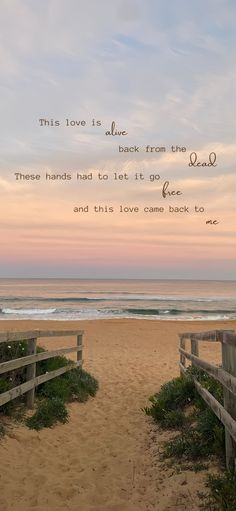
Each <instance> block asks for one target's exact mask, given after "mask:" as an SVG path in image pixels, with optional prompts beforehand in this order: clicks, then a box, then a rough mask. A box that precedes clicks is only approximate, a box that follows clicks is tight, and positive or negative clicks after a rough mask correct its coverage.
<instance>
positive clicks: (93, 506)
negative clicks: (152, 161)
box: [0, 320, 236, 511]
mask: <svg viewBox="0 0 236 511" xmlns="http://www.w3.org/2000/svg"><path fill="white" fill-rule="evenodd" d="M49 327H50V328H53V329H57V328H60V329H61V328H65V329H68V328H79V329H81V328H83V329H84V330H85V332H86V336H85V340H84V342H85V349H84V356H83V358H84V368H85V369H86V370H88V371H90V372H91V373H92V374H93V375H94V376H96V377H97V378H98V380H99V385H100V389H99V391H98V393H97V396H96V397H95V398H94V399H92V398H91V399H90V400H89V401H88V402H87V403H84V404H77V403H73V404H71V405H70V406H69V411H70V421H69V423H68V424H66V425H59V426H56V427H55V428H53V429H45V430H42V431H41V432H35V431H30V430H28V429H27V428H26V427H25V426H23V425H15V424H14V425H13V426H12V427H11V429H10V432H9V434H8V435H7V436H6V437H5V438H4V439H3V440H1V441H0V458H1V472H0V486H1V490H0V509H1V510H2V511H62V510H63V511H66V510H68V511H79V510H80V511H149V510H150V511H151V510H157V511H182V510H187V509H191V510H192V511H196V510H199V509H200V508H199V504H200V500H199V497H198V492H201V491H203V490H204V480H205V477H206V472H204V471H203V472H199V473H194V472H191V471H190V470H182V471H179V470H177V469H176V468H175V466H173V467H168V466H167V465H166V463H164V462H163V461H161V459H160V455H159V450H160V449H161V446H162V444H163V440H164V439H165V435H166V434H165V433H164V434H163V433H162V432H160V431H159V430H158V428H157V426H156V425H154V424H153V422H152V420H151V419H150V418H148V417H146V416H145V414H144V413H143V412H142V410H141V409H142V407H144V406H145V405H146V404H147V402H148V397H149V396H150V395H151V394H153V393H155V392H156V391H158V389H159V388H160V385H161V384H163V383H164V382H166V381H168V380H169V379H171V378H173V377H174V376H177V375H178V374H179V370H178V338H177V334H178V332H183V331H201V330H212V329H216V328H217V329H226V328H232V329H236V322H229V321H227V322H226V321H224V322H207V321H204V322H180V321H178V322H177V321H165V322H161V321H143V320H109V321H108V320H106V321H83V322H82V321H81V322H55V321H53V322H48V321H47V322H46V321H41V322H40V321H12V322H10V321H7V322H3V321H2V322H1V323H0V330H4V329H5V330H18V331H20V330H26V329H32V328H40V329H46V328H49ZM71 341H72V338H65V339H62V338H60V339H58V338H53V339H50V341H48V342H44V345H45V346H46V347H47V348H49V347H62V346H65V345H71V344H74V342H71ZM201 353H202V354H204V357H203V358H205V359H208V360H213V361H217V360H219V358H218V357H219V346H218V345H216V344H215V343H214V344H213V343H208V344H207V343H204V345H203V346H202V348H201Z"/></svg>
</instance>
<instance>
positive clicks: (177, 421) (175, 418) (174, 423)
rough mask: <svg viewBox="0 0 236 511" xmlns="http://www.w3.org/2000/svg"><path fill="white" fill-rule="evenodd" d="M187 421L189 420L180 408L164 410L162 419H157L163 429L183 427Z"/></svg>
mask: <svg viewBox="0 0 236 511" xmlns="http://www.w3.org/2000/svg"><path fill="white" fill-rule="evenodd" d="M188 423H189V420H188V418H187V417H186V415H185V414H184V413H183V412H182V410H171V411H170V412H166V413H165V415H164V417H163V419H161V420H160V421H159V424H160V426H161V428H163V429H183V428H184V427H185V426H186V425H187V424H188Z"/></svg>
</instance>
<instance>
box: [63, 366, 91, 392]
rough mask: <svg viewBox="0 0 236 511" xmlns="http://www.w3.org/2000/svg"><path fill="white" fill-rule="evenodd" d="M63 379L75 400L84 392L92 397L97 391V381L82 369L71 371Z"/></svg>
mask: <svg viewBox="0 0 236 511" xmlns="http://www.w3.org/2000/svg"><path fill="white" fill-rule="evenodd" d="M65 379H66V380H67V382H68V383H69V385H70V387H71V391H72V393H73V394H75V396H77V398H78V397H79V395H80V394H82V393H83V392H85V393H86V394H87V395H88V396H91V397H94V396H95V395H96V392H97V390H98V381H97V380H96V378H94V377H93V376H92V375H91V374H89V373H87V371H84V369H72V370H71V371H68V373H66V374H65Z"/></svg>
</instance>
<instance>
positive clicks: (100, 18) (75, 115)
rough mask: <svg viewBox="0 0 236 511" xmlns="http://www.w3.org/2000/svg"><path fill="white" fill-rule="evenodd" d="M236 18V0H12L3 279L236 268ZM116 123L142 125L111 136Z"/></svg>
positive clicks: (215, 273) (4, 73)
mask: <svg viewBox="0 0 236 511" xmlns="http://www.w3.org/2000/svg"><path fill="white" fill-rule="evenodd" d="M235 26H236V4H235V1H233V0H232V1H231V0H196V1H195V0H193V1H192V2H190V1H189V0H179V1H178V2H177V1H176V2H166V1H162V0H149V1H147V2H144V1H143V0H113V2H110V1H108V0H99V1H98V0H87V1H86V2H84V1H82V0H40V2H37V1H35V0H2V1H1V6H0V29H1V44H0V58H1V70H0V74H1V82H0V84H1V137H0V150H1V160H0V194H1V201H0V215H1V222H0V224H1V225H0V232H1V251H0V276H1V277H84V278H88V277H91V278H93V277H96V278H139V277H140V278H186V279H191V278H193V279H194V278H196V279H236V200H235V199H236V172H235V170H236V169H235V161H236V139H235V135H236V72H235V58H236V51H235V50H236V34H235ZM39 119H47V120H49V121H51V119H52V120H54V121H59V122H60V126H40V123H39ZM66 119H70V120H77V121H83V120H84V121H86V126H82V125H79V126H69V127H67V126H65V120H66ZM92 119H95V121H100V123H101V125H100V126H92ZM112 121H115V123H116V127H117V129H118V130H120V131H126V132H127V133H128V135H125V136H106V135H105V132H106V131H107V130H109V129H110V127H111V123H112ZM148 144H149V145H151V146H158V147H160V146H161V147H165V148H166V152H158V153H157V152H156V153H147V152H145V151H144V150H143V149H144V148H145V147H146V146H147V145H148ZM119 145H121V146H134V145H136V146H138V147H139V148H140V151H139V152H136V153H132V152H129V153H120V152H119V150H118V148H119ZM172 145H174V146H175V145H178V146H181V147H182V146H183V147H186V152H181V153H179V152H172V151H171V146H172ZM191 152H196V153H197V155H198V160H199V161H201V162H207V161H208V156H209V154H210V153H211V152H215V153H216V155H217V160H216V163H217V166H216V167H213V166H212V167H196V168H193V167H189V166H188V163H189V158H190V153H191ZM17 172H19V173H23V174H38V175H40V176H41V178H40V180H39V181H37V182H36V181H31V180H30V181H26V180H18V181H17V180H16V179H15V173H17ZM65 172H66V173H67V174H70V175H71V180H70V181H62V180H61V181H53V180H48V181H46V180H45V175H46V173H48V174H50V175H52V174H63V173H65ZM98 172H100V173H101V174H106V175H108V179H107V180H106V181H103V180H102V181H100V180H98V179H97V174H98ZM115 172H117V173H119V174H124V173H126V174H127V175H128V177H129V179H128V180H125V181H124V180H123V181H120V180H119V181H115V180H114V179H113V176H114V173H115ZM77 173H80V174H86V175H87V174H91V173H92V176H93V180H92V181H91V180H77V179H76V176H77ZM135 173H138V174H139V173H142V175H143V177H144V179H143V180H139V181H135V179H134V176H135ZM152 174H156V175H160V179H159V180H158V181H155V182H152V181H150V179H149V176H150V175H152ZM165 181H169V183H170V185H169V188H170V189H171V190H175V191H177V190H181V192H182V195H180V196H174V197H170V198H169V197H167V198H166V199H164V198H163V197H162V196H161V190H162V186H163V184H164V182H165ZM95 205H97V206H103V207H104V206H107V207H113V209H114V212H112V213H105V212H104V213H96V212H94V206H95ZM120 205H123V206H128V207H138V208H139V212H138V213H131V212H128V213H120V212H119V207H120ZM184 205H186V206H187V207H189V210H190V212H189V213H169V212H168V209H169V206H171V207H183V206H184ZM195 205H196V206H198V207H204V212H203V213H196V212H194V206H195ZM87 206H88V210H89V211H88V212H84V213H75V212H74V208H76V207H87ZM144 206H146V207H150V206H151V207H164V208H165V211H164V213H149V212H148V213H144V212H143V208H144ZM208 220H216V221H217V222H219V223H217V224H216V225H210V224H206V222H207V221H208Z"/></svg>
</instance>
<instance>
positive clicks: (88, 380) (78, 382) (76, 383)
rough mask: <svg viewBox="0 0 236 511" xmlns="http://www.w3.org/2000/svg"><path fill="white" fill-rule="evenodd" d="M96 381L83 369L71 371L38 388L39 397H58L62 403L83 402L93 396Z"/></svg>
mask: <svg viewBox="0 0 236 511" xmlns="http://www.w3.org/2000/svg"><path fill="white" fill-rule="evenodd" d="M97 388H98V383H97V380H96V379H95V378H94V377H93V376H91V375H90V374H89V373H87V372H86V371H84V370H83V369H77V368H74V369H71V370H70V371H68V372H66V373H64V374H63V375H61V376H58V377H57V378H54V379H53V380H50V381H48V382H46V383H44V384H42V385H40V386H39V388H38V393H39V395H42V396H44V397H47V398H49V399H50V398H53V397H60V399H62V400H63V401H64V402H69V401H74V400H76V401H79V402H85V401H87V400H88V398H89V396H95V394H96V391H97Z"/></svg>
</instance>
